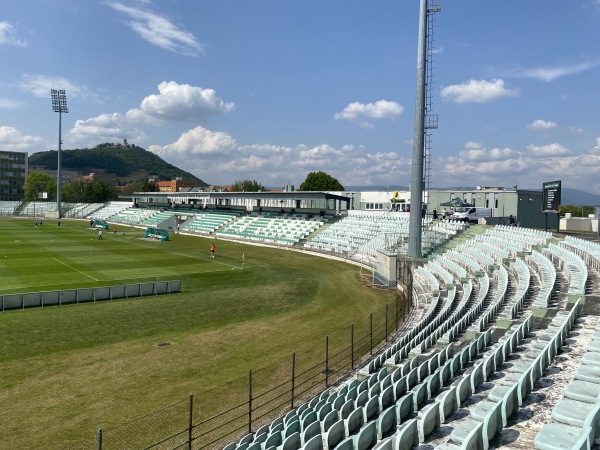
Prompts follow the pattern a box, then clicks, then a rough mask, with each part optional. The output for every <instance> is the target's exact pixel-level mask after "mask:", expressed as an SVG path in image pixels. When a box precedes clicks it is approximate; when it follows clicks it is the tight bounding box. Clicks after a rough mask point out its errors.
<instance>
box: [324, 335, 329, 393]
mask: <svg viewBox="0 0 600 450" xmlns="http://www.w3.org/2000/svg"><path fill="white" fill-rule="evenodd" d="M325 387H329V335H327V336H326V337H325Z"/></svg>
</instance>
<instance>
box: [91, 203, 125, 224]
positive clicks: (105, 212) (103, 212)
mask: <svg viewBox="0 0 600 450" xmlns="http://www.w3.org/2000/svg"><path fill="white" fill-rule="evenodd" d="M131 206H132V203H131V202H110V203H108V204H107V205H106V206H105V207H104V208H101V209H99V210H97V211H95V212H93V213H92V214H90V215H89V216H88V217H87V218H88V219H98V220H109V219H110V218H111V217H112V216H114V215H115V214H118V213H120V212H121V211H124V210H126V209H127V208H130V207H131Z"/></svg>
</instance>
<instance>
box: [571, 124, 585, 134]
mask: <svg viewBox="0 0 600 450" xmlns="http://www.w3.org/2000/svg"><path fill="white" fill-rule="evenodd" d="M567 130H569V132H571V133H573V134H584V133H585V130H584V129H583V128H580V127H573V126H569V127H567Z"/></svg>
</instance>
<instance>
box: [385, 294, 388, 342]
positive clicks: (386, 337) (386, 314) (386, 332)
mask: <svg viewBox="0 0 600 450" xmlns="http://www.w3.org/2000/svg"><path fill="white" fill-rule="evenodd" d="M387 326H388V304H387V303H386V304H385V342H387V341H388V327H387Z"/></svg>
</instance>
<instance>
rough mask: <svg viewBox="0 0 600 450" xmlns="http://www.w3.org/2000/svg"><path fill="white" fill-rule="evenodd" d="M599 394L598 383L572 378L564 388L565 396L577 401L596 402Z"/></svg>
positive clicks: (599, 387)
mask: <svg viewBox="0 0 600 450" xmlns="http://www.w3.org/2000/svg"><path fill="white" fill-rule="evenodd" d="M598 396H600V384H596V383H590V382H589V381H580V380H574V381H572V382H571V383H569V384H568V385H567V387H566V388H565V397H567V398H570V399H571V400H577V401H579V402H586V403H596V400H597V399H598Z"/></svg>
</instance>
